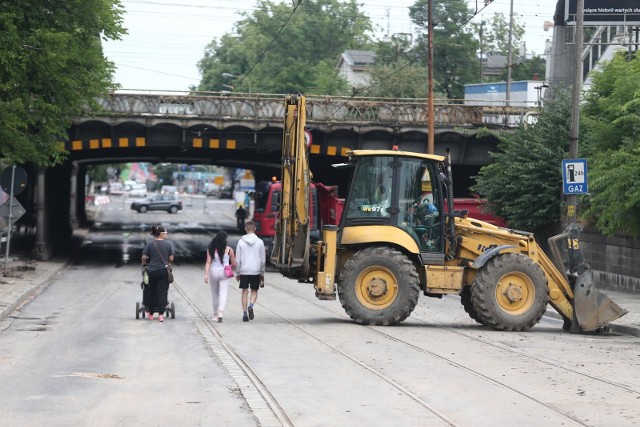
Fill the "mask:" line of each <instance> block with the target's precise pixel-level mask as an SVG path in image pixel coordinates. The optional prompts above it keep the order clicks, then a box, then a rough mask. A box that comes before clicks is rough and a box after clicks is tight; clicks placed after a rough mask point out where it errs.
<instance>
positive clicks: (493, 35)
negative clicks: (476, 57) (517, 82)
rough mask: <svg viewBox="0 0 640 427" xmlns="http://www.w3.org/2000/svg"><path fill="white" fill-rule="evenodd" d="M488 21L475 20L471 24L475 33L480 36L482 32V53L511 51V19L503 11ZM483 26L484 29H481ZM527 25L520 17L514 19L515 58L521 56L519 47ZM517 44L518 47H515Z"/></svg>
mask: <svg viewBox="0 0 640 427" xmlns="http://www.w3.org/2000/svg"><path fill="white" fill-rule="evenodd" d="M484 24H487V23H486V22H484V21H483V22H474V23H472V24H471V27H472V28H473V31H474V33H475V34H477V35H478V38H479V37H480V34H481V33H482V51H483V52H482V53H485V54H486V53H489V52H490V53H497V54H501V55H507V52H509V19H508V18H507V17H505V15H504V14H503V13H496V14H494V15H493V17H492V18H491V20H490V21H489V23H488V25H487V26H485V25H484ZM481 28H482V30H481ZM524 32H525V25H524V24H521V23H520V22H519V18H518V17H514V19H513V27H512V29H511V46H512V49H511V52H512V55H513V58H514V59H515V58H516V57H518V56H521V54H520V53H519V49H518V48H517V47H518V46H520V44H521V42H522V37H523V36H524ZM513 46H516V48H513Z"/></svg>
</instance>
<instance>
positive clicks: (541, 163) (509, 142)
mask: <svg viewBox="0 0 640 427" xmlns="http://www.w3.org/2000/svg"><path fill="white" fill-rule="evenodd" d="M570 105H571V103H570V98H569V96H568V93H566V92H563V91H557V92H556V98H555V99H554V100H553V101H547V102H546V103H545V105H544V107H543V108H542V109H541V110H540V115H539V116H538V121H537V123H536V124H535V125H529V126H523V127H521V128H519V129H518V130H517V131H516V132H515V133H513V134H511V135H508V136H506V137H504V138H503V139H502V140H501V141H500V143H499V144H498V148H499V151H498V152H496V153H492V156H493V158H494V162H493V163H491V164H489V165H487V166H483V167H482V168H481V169H480V174H479V176H477V177H476V184H475V185H474V186H473V188H472V189H473V191H476V192H478V193H479V194H480V195H482V196H483V197H486V198H487V199H488V200H489V201H490V202H491V204H490V210H491V211H492V212H493V213H495V214H497V215H498V216H500V217H502V218H504V219H506V220H507V222H508V223H509V225H510V226H512V227H514V228H517V229H521V230H531V231H534V232H536V231H541V230H542V229H544V228H545V227H546V226H548V225H551V224H553V223H555V222H558V221H559V220H560V213H561V198H560V197H561V194H562V170H561V167H560V165H561V164H562V159H563V158H565V157H566V153H567V150H568V147H569V127H570V114H569V110H570Z"/></svg>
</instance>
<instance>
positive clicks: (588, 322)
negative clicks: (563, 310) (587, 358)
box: [571, 264, 628, 332]
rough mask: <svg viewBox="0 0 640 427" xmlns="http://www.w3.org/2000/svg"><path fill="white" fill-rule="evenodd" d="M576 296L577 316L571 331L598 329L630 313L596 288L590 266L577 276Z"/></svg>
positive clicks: (574, 307) (575, 309)
mask: <svg viewBox="0 0 640 427" xmlns="http://www.w3.org/2000/svg"><path fill="white" fill-rule="evenodd" d="M583 266H584V264H583ZM574 296H575V299H574V301H573V310H574V313H575V318H574V319H573V322H572V324H571V332H589V331H597V330H598V329H601V328H605V327H606V326H607V325H608V324H609V323H611V322H613V321H614V320H616V319H618V318H620V317H622V316H624V315H625V314H627V313H628V311H627V310H625V309H623V308H621V307H620V306H619V305H618V304H616V303H615V302H613V301H612V300H611V298H609V297H608V296H607V295H606V294H604V293H602V292H600V291H599V290H597V289H596V287H595V285H594V283H593V272H592V271H591V268H589V267H588V266H587V268H586V269H585V271H584V272H582V273H581V274H580V275H578V277H577V278H576V282H575V288H574Z"/></svg>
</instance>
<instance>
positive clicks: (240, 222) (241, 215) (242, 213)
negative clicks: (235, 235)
mask: <svg viewBox="0 0 640 427" xmlns="http://www.w3.org/2000/svg"><path fill="white" fill-rule="evenodd" d="M245 219H247V211H246V210H245V209H244V208H243V207H242V205H240V206H239V207H238V209H236V227H238V231H239V232H241V233H242V230H244V220H245Z"/></svg>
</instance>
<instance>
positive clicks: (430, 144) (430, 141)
mask: <svg viewBox="0 0 640 427" xmlns="http://www.w3.org/2000/svg"><path fill="white" fill-rule="evenodd" d="M427 4H428V6H427V7H428V11H427V31H428V32H429V35H428V45H429V52H428V54H427V60H428V62H429V63H428V67H427V68H428V72H427V73H428V80H429V82H428V98H427V116H428V117H427V120H428V123H429V124H428V129H427V133H428V134H427V154H435V135H434V132H435V125H434V122H433V120H434V118H433V111H434V108H433V0H429V1H428V3H427Z"/></svg>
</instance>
